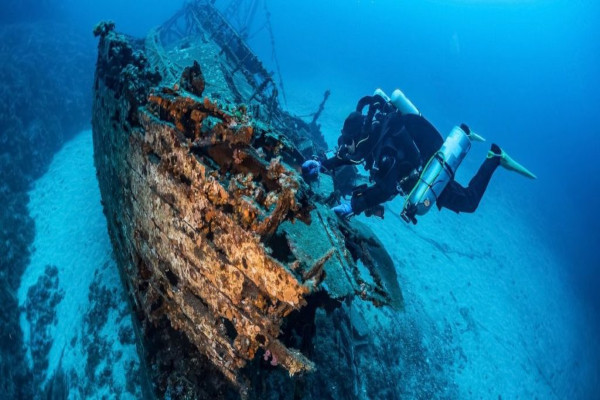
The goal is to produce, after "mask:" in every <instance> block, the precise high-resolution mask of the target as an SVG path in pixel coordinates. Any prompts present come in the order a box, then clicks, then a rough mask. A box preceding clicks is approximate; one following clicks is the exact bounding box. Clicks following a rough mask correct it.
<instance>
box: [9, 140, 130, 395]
mask: <svg viewBox="0 0 600 400" xmlns="http://www.w3.org/2000/svg"><path fill="white" fill-rule="evenodd" d="M29 196H30V202H29V212H30V214H31V215H32V217H33V218H34V220H35V229H36V234H35V240H34V243H33V245H32V257H31V262H30V265H29V266H28V268H27V269H26V271H25V273H24V275H23V278H22V280H21V286H20V288H19V292H18V298H19V304H20V305H21V306H24V305H25V304H26V301H27V296H28V291H29V288H30V287H32V286H33V285H35V284H36V282H37V281H38V279H39V278H40V277H41V276H42V275H43V274H44V271H45V270H46V266H47V265H52V266H55V267H56V268H57V270H58V281H59V285H58V288H57V291H60V292H61V293H62V294H63V295H64V297H63V298H62V300H61V301H60V302H59V303H58V305H57V306H56V308H55V310H54V311H55V313H56V314H55V315H56V319H55V322H54V323H53V324H50V325H48V326H47V328H46V329H48V332H49V333H50V336H51V338H52V345H51V347H50V350H49V352H48V354H47V357H48V366H47V368H46V369H45V370H44V371H34V375H36V376H38V377H40V378H41V381H42V382H46V383H47V382H48V381H49V380H50V379H51V378H52V377H53V376H54V374H55V372H56V371H57V370H58V369H59V368H60V369H62V371H63V372H64V373H66V375H67V377H68V380H69V381H70V383H69V386H71V387H74V388H76V390H71V391H70V396H69V398H79V397H87V398H89V397H92V398H93V397H101V396H102V395H103V394H110V393H112V394H114V393H116V392H117V391H118V390H119V388H121V390H124V387H125V386H126V384H127V382H126V379H127V373H126V370H127V369H135V368H136V367H137V366H138V365H139V359H138V356H137V353H136V350H135V345H133V340H132V333H133V330H132V325H131V323H132V322H131V315H130V312H129V306H128V304H127V302H126V301H124V299H125V298H124V292H123V289H122V286H121V281H120V279H119V275H118V270H117V267H116V264H115V262H114V260H113V259H112V250H111V244H110V240H109V237H108V231H107V227H106V220H105V218H104V215H103V213H102V206H101V203H100V190H99V188H98V182H97V180H96V170H95V168H94V163H93V146H92V132H91V131H89V130H88V131H84V132H81V133H80V134H79V135H77V136H76V137H75V138H74V139H72V140H71V141H69V142H68V143H66V144H65V145H64V147H63V148H62V149H61V150H60V151H59V152H58V153H57V154H56V155H55V156H54V158H53V161H52V163H51V165H50V168H49V170H48V172H47V173H46V174H45V175H44V176H42V177H41V178H40V179H39V180H37V181H36V182H35V183H34V185H33V188H32V190H31V191H30V193H29ZM32 326H35V328H34V329H32ZM21 328H22V330H23V333H24V339H25V343H26V345H27V344H28V343H29V344H31V343H33V342H35V340H34V339H35V335H41V332H40V331H39V328H40V325H39V324H37V325H32V324H31V321H28V320H27V318H26V316H25V313H24V312H22V314H21ZM36 329H37V330H36ZM120 334H121V337H120ZM124 339H125V340H124ZM122 342H125V343H122ZM30 350H31V348H30V346H29V347H28V354H29V358H30V361H31V351H30ZM109 364H110V365H109ZM123 395H124V396H125V393H124V394H123ZM125 397H126V396H125Z"/></svg>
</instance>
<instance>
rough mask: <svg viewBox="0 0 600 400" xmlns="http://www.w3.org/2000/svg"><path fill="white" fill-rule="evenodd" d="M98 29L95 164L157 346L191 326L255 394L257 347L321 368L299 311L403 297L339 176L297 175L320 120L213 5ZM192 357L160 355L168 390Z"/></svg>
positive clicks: (121, 259)
mask: <svg viewBox="0 0 600 400" xmlns="http://www.w3.org/2000/svg"><path fill="white" fill-rule="evenodd" d="M95 34H96V35H97V36H99V37H100V43H99V55H98V63H97V70H96V79H95V87H94V114H93V132H94V150H95V165H96V168H97V172H98V180H99V184H100V190H101V193H102V200H103V205H104V212H105V215H106V217H107V221H108V229H109V233H110V237H111V240H112V243H113V247H114V250H115V256H116V258H117V261H118V265H119V268H120V272H121V275H122V277H123V280H124V282H125V283H126V286H127V290H128V292H129V295H130V298H131V300H132V303H133V305H134V308H135V310H136V312H137V314H138V317H139V319H140V328H141V329H140V336H142V337H143V338H145V339H144V340H146V339H148V341H149V342H153V343H154V344H156V343H157V341H156V340H152V338H149V337H150V336H154V337H161V338H167V339H161V340H162V341H161V342H160V343H161V344H162V345H163V346H168V348H169V351H173V352H175V349H176V348H178V346H179V347H180V346H183V344H182V343H181V342H179V341H174V340H172V339H169V338H173V337H175V336H174V334H173V332H177V333H178V335H182V337H185V339H186V340H187V341H189V344H190V348H192V349H196V350H197V351H198V352H199V354H202V355H203V356H205V357H206V360H207V362H209V363H210V364H212V365H214V366H215V367H216V368H217V369H218V370H219V371H220V372H221V373H222V374H223V375H224V376H225V377H226V378H227V379H228V380H229V381H230V382H231V383H232V384H233V385H235V386H236V387H238V388H239V389H240V392H241V393H246V392H247V391H248V390H249V387H250V386H251V384H250V381H251V380H252V379H255V378H253V377H249V375H251V374H252V372H248V371H247V370H246V372H244V370H243V368H244V367H246V366H247V365H248V363H250V362H253V360H255V359H256V358H257V355H259V356H261V357H264V359H265V360H267V359H268V360H269V361H270V363H271V364H272V365H277V366H281V367H282V368H284V369H285V370H287V371H288V372H289V374H290V375H297V374H302V373H307V372H312V371H314V369H315V365H314V363H313V361H311V359H310V357H309V355H308V354H306V353H305V352H304V353H303V352H302V351H301V350H300V349H299V348H297V347H294V346H293V344H294V343H296V342H294V341H292V340H289V337H288V336H287V334H286V333H289V332H290V331H292V330H293V329H294V326H293V321H294V320H295V319H297V318H295V317H294V315H297V314H298V313H302V312H303V310H305V309H307V310H308V309H311V310H314V309H315V308H318V307H321V306H323V307H325V306H326V305H327V306H328V307H329V306H331V304H335V303H336V302H338V303H339V302H341V301H343V300H349V299H351V298H352V297H353V296H360V297H361V298H363V299H366V300H369V301H371V302H373V303H374V304H375V305H377V306H380V305H391V306H393V307H396V308H400V307H401V306H402V297H401V292H400V288H399V287H398V283H397V280H396V276H395V270H394V265H393V262H392V261H391V259H390V257H389V256H388V255H387V253H386V252H385V249H384V248H383V246H382V245H381V243H380V242H379V241H378V240H377V239H376V237H375V236H374V235H373V234H372V233H371V232H370V231H369V230H368V228H366V227H365V226H362V225H360V224H359V223H353V224H349V223H347V222H344V221H341V220H339V219H338V218H337V217H336V216H335V215H334V214H333V213H332V212H331V211H330V210H329V207H328V205H329V204H328V203H329V202H331V201H332V199H333V197H332V196H330V194H331V192H333V184H332V182H331V179H330V178H328V177H323V179H322V180H321V182H319V184H318V185H316V186H314V187H310V186H308V185H307V184H306V183H305V182H304V181H303V179H302V177H301V176H300V174H299V172H298V170H299V165H300V163H301V162H302V161H303V160H304V159H305V158H306V157H309V156H311V155H312V154H315V153H317V152H319V151H321V150H324V148H325V142H324V140H323V137H322V135H321V133H320V132H319V129H318V125H316V123H314V121H313V123H312V124H308V123H306V122H304V121H302V120H301V119H299V118H296V117H293V116H292V115H291V114H289V113H287V112H285V111H284V110H283V109H282V108H281V106H280V105H279V102H278V100H277V87H276V85H275V82H274V81H273V78H272V76H271V75H270V74H269V73H268V72H267V71H266V69H265V68H264V67H263V66H262V64H261V63H260V61H259V60H258V58H257V57H256V56H255V55H254V53H252V51H251V50H250V49H249V48H248V46H247V45H246V44H245V43H244V41H243V40H242V39H241V38H240V37H239V36H238V35H237V34H236V32H235V30H233V29H232V28H231V26H229V24H228V23H227V21H226V20H225V19H224V18H223V16H222V15H221V14H220V13H219V11H218V10H217V9H216V8H214V7H213V6H212V4H211V2H204V1H196V2H192V3H188V4H187V5H186V6H185V7H184V9H182V11H180V12H179V13H178V14H176V15H175V16H174V17H173V18H171V19H170V20H169V21H167V23H165V24H164V25H163V26H162V27H160V28H158V29H156V30H154V31H153V32H151V33H150V34H149V35H148V37H147V38H146V39H145V40H137V39H133V38H129V37H125V36H123V35H120V34H118V33H116V32H115V31H114V26H113V25H112V24H110V23H102V24H99V25H98V26H97V28H96V30H95ZM334 306H335V305H334ZM292 317H294V318H292ZM308 319H310V315H309V316H308ZM165 321H167V322H168V323H165ZM303 323H306V322H303ZM169 332H170V333H169ZM304 339H305V340H310V338H304ZM296 344H297V343H296ZM157 351H158V350H157V349H156V348H154V349H150V350H147V353H152V352H155V353H156V352H157ZM186 351H187V350H186ZM180 353H182V352H179V353H178V354H180ZM183 353H185V351H183ZM185 355H186V356H187V357H189V358H188V359H185V357H184V359H179V360H177V363H174V362H173V360H168V361H165V360H161V359H160V357H152V356H151V355H150V356H149V359H150V362H151V363H152V364H153V367H152V368H150V369H151V370H152V371H154V372H151V373H150V375H152V377H151V379H153V380H154V381H155V386H156V387H157V388H158V391H159V392H161V391H164V387H165V385H166V384H165V383H164V382H162V383H156V380H160V379H165V378H164V376H165V374H166V375H168V374H180V375H181V374H185V373H186V372H187V371H190V370H191V369H193V368H194V366H196V365H197V363H198V359H197V357H196V355H195V354H193V353H187V354H185ZM169 363H170V364H169ZM154 364H156V365H154ZM167 364H169V365H168V366H167ZM161 369H162V370H163V373H162V375H161V376H162V377H163V378H159V377H158V376H159V375H160V373H159V372H156V371H157V370H161ZM164 371H167V372H164ZM187 384H189V385H191V386H193V385H194V382H191V381H190V380H187Z"/></svg>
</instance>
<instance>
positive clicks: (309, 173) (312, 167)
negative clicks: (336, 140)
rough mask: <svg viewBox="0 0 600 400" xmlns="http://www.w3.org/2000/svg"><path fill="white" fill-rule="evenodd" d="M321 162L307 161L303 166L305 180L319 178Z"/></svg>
mask: <svg viewBox="0 0 600 400" xmlns="http://www.w3.org/2000/svg"><path fill="white" fill-rule="evenodd" d="M320 170H321V162H320V161H317V160H307V161H304V163H303V164H302V176H304V178H305V179H306V178H310V179H315V178H318V177H319V171H320Z"/></svg>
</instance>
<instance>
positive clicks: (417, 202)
mask: <svg viewBox="0 0 600 400" xmlns="http://www.w3.org/2000/svg"><path fill="white" fill-rule="evenodd" d="M470 149H471V139H470V138H469V135H468V134H467V132H465V131H464V130H463V129H461V128H460V127H458V126H455V127H454V128H453V129H452V131H451V132H450V134H449V135H448V137H447V138H446V140H445V141H444V144H443V145H442V147H441V149H440V150H439V151H437V152H436V153H435V154H434V155H433V156H432V157H431V158H430V159H429V162H428V163H427V165H425V168H423V171H422V172H421V175H420V176H419V180H418V181H417V183H416V184H415V186H414V187H413V189H412V190H411V192H410V193H409V195H408V197H407V198H406V201H405V203H404V207H403V209H402V212H401V214H400V215H401V217H402V218H403V219H404V220H405V221H406V222H412V223H414V224H416V223H417V220H416V218H415V216H416V215H424V214H426V213H427V212H428V211H429V210H430V209H431V207H432V206H433V205H434V204H435V202H436V201H437V199H438V198H439V196H440V194H441V193H442V191H443V190H444V189H445V188H446V185H448V182H450V180H452V179H454V174H455V173H456V170H457V169H458V167H459V165H460V163H461V162H462V160H463V159H464V158H465V156H466V155H467V153H468V152H469V150H470Z"/></svg>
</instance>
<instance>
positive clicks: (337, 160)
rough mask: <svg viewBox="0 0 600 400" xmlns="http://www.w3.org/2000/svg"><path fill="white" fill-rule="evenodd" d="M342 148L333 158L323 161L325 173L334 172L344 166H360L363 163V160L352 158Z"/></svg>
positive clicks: (322, 165)
mask: <svg viewBox="0 0 600 400" xmlns="http://www.w3.org/2000/svg"><path fill="white" fill-rule="evenodd" d="M344 150H345V148H344V147H341V148H340V149H339V150H338V151H337V152H336V153H335V155H334V156H333V157H331V158H327V159H323V160H321V167H322V169H324V170H325V171H333V170H335V169H336V168H339V167H341V166H343V165H358V164H360V163H362V162H363V159H362V158H360V159H358V160H357V159H354V157H350V155H349V154H348V151H347V150H345V151H344Z"/></svg>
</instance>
